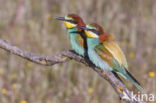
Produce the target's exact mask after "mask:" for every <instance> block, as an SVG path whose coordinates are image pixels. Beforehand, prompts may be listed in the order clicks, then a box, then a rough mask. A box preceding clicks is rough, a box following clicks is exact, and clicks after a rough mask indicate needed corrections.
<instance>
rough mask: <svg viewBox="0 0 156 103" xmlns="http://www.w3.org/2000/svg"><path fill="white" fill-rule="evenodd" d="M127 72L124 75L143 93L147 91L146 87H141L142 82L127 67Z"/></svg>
mask: <svg viewBox="0 0 156 103" xmlns="http://www.w3.org/2000/svg"><path fill="white" fill-rule="evenodd" d="M125 71H126V74H125V75H124V76H125V77H126V78H127V79H128V80H129V81H131V82H132V83H133V84H134V85H135V86H136V87H137V88H138V89H139V90H140V91H141V92H142V93H143V94H144V93H145V91H144V89H143V88H142V87H141V85H140V83H139V82H138V81H137V80H136V79H135V78H134V77H133V76H132V75H131V74H130V73H129V72H128V71H127V69H125Z"/></svg>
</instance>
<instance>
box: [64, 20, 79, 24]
mask: <svg viewBox="0 0 156 103" xmlns="http://www.w3.org/2000/svg"><path fill="white" fill-rule="evenodd" d="M65 21H67V22H70V23H73V24H77V22H76V21H73V20H65Z"/></svg>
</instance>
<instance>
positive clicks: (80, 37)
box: [56, 14, 87, 57]
mask: <svg viewBox="0 0 156 103" xmlns="http://www.w3.org/2000/svg"><path fill="white" fill-rule="evenodd" d="M56 19H57V20H62V21H64V25H65V27H66V28H67V31H68V35H69V38H70V42H71V45H72V48H73V49H74V50H75V52H76V53H78V54H79V55H81V56H83V57H84V56H85V55H86V48H87V44H86V36H85V34H84V30H83V29H80V28H77V26H85V23H84V22H83V20H82V18H81V17H80V16H78V15H76V14H68V15H66V16H65V17H57V18H56Z"/></svg>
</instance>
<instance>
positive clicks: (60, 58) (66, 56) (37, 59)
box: [0, 40, 145, 103]
mask: <svg viewBox="0 0 156 103" xmlns="http://www.w3.org/2000/svg"><path fill="white" fill-rule="evenodd" d="M0 48H2V49H4V50H5V51H8V52H10V53H12V54H15V55H18V56H20V57H22V58H24V59H27V60H30V61H32V62H34V63H37V64H41V65H45V66H52V65H54V64H58V63H64V62H67V61H69V60H71V59H73V60H76V61H77V62H81V63H83V64H87V66H89V67H90V68H91V69H93V70H94V71H96V72H97V73H98V74H99V75H100V76H101V77H103V78H104V79H106V80H107V81H108V82H109V83H110V84H111V86H112V87H113V88H114V90H115V91H116V92H117V94H118V95H119V97H120V98H121V100H124V101H125V102H126V103H145V102H144V101H141V100H140V99H139V98H137V97H135V98H133V97H132V94H131V92H130V91H129V90H128V89H127V88H126V87H125V85H124V84H123V83H122V82H121V81H120V80H118V79H117V78H116V77H115V76H114V74H113V73H112V72H110V71H106V70H105V71H102V70H101V69H99V68H97V67H95V66H94V65H93V64H92V63H90V62H89V60H88V59H87V58H83V57H81V56H79V55H77V54H76V53H75V52H74V51H72V50H66V51H62V52H60V53H58V54H55V55H53V56H38V55H36V54H34V53H31V52H28V51H25V50H22V49H20V48H18V47H16V46H14V45H12V44H10V43H8V42H6V41H4V40H0ZM124 96H128V97H129V99H128V98H127V99H126V98H123V97H124ZM132 98H133V101H131V100H132Z"/></svg>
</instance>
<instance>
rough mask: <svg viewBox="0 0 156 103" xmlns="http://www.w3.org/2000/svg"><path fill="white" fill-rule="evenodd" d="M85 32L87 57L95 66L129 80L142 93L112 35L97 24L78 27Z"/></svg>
mask: <svg viewBox="0 0 156 103" xmlns="http://www.w3.org/2000/svg"><path fill="white" fill-rule="evenodd" d="M78 28H81V29H84V30H85V35H86V36H87V46H88V51H87V53H88V57H89V59H90V61H91V62H92V63H93V64H95V66H97V67H99V68H100V69H103V70H104V69H107V70H110V71H112V72H115V73H117V74H119V75H121V76H122V77H124V78H125V79H128V80H130V81H131V82H132V83H133V84H134V85H135V86H136V87H137V88H138V89H139V90H140V91H142V92H143V93H144V90H143V88H142V87H141V86H140V84H139V82H138V81H137V80H136V79H135V78H134V77H133V76H132V75H131V74H130V73H129V72H128V65H127V61H126V57H125V55H124V53H123V51H122V50H121V49H120V47H119V45H118V44H117V43H116V42H115V36H114V35H113V34H107V33H105V32H104V31H103V28H102V27H101V26H99V25H98V24H95V23H93V24H88V25H86V26H81V27H78Z"/></svg>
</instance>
